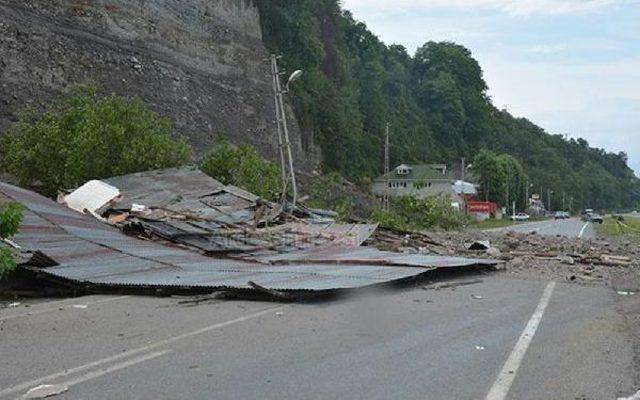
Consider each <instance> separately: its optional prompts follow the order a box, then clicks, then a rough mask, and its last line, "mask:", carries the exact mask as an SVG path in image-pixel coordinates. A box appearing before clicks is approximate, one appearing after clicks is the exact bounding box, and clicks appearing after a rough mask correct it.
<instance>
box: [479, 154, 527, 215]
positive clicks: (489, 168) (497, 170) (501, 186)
mask: <svg viewBox="0 0 640 400" xmlns="http://www.w3.org/2000/svg"><path fill="white" fill-rule="evenodd" d="M473 170H474V172H475V173H476V174H477V175H478V177H479V181H480V186H481V191H482V194H483V196H484V198H485V200H489V201H492V202H495V203H497V204H501V205H503V206H507V207H511V206H512V204H511V203H512V202H513V201H515V202H516V204H517V205H521V206H522V207H524V190H525V185H526V184H527V182H528V178H527V176H526V174H525V172H524V169H523V168H522V165H521V164H520V162H518V160H516V159H515V158H514V157H512V156H510V155H508V154H500V155H498V154H496V153H494V152H493V151H491V150H486V149H483V150H481V151H480V152H479V153H478V154H477V155H476V157H475V158H474V159H473Z"/></svg>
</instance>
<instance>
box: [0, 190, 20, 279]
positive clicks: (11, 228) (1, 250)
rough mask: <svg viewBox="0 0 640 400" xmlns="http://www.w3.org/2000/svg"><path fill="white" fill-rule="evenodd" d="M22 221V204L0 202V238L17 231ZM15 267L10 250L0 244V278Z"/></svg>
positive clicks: (5, 237) (8, 236) (7, 236)
mask: <svg viewBox="0 0 640 400" xmlns="http://www.w3.org/2000/svg"><path fill="white" fill-rule="evenodd" d="M21 221H22V206H21V205H20V204H18V203H0V239H8V238H10V237H11V236H13V235H15V234H16V233H17V232H18V228H19V227H20V222H21ZM15 268H16V261H15V260H14V259H13V256H12V255H11V251H10V250H9V249H8V248H7V247H4V246H2V245H0V278H2V277H4V276H6V275H8V274H9V273H11V272H12V271H13V270H15Z"/></svg>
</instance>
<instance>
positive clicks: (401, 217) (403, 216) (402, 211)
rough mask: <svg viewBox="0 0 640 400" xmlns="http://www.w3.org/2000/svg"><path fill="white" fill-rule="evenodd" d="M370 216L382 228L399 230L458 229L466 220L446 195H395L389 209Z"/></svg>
mask: <svg viewBox="0 0 640 400" xmlns="http://www.w3.org/2000/svg"><path fill="white" fill-rule="evenodd" d="M372 218H373V220H374V221H376V222H377V223H379V224H380V226H382V227H383V228H389V229H395V230H401V231H413V230H422V229H432V228H440V229H445V230H451V229H459V228H461V227H462V226H463V225H464V224H465V223H466V222H467V220H466V219H465V216H464V215H463V214H461V213H460V212H458V211H456V210H455V209H454V208H453V207H451V199H450V198H448V197H447V196H434V197H428V198H426V199H418V198H415V197H411V196H403V197H396V198H393V199H391V202H390V207H389V210H382V209H378V210H375V211H374V212H373V215H372Z"/></svg>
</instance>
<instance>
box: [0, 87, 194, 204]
mask: <svg viewBox="0 0 640 400" xmlns="http://www.w3.org/2000/svg"><path fill="white" fill-rule="evenodd" d="M170 133H171V123H170V121H169V120H167V119H164V118H160V117H159V116H158V115H157V114H156V113H154V112H153V111H151V110H149V109H148V108H147V107H146V105H145V104H144V102H143V101H142V100H141V99H139V98H133V99H128V98H123V97H117V96H113V95H112V96H107V97H101V96H99V95H98V94H97V92H96V90H95V88H92V87H84V86H83V87H78V88H74V89H72V90H71V91H70V92H68V93H66V94H64V95H62V96H60V97H58V98H56V99H55V100H53V101H52V102H51V103H50V104H49V105H48V106H47V107H46V110H45V111H44V112H35V111H28V112H25V113H24V114H23V115H22V116H21V118H20V121H19V122H17V123H16V124H14V125H12V126H11V127H10V128H9V130H8V132H7V133H6V134H5V135H2V136H0V168H3V169H4V170H5V171H6V172H9V173H10V174H13V175H15V176H16V177H17V178H18V180H19V182H20V184H21V185H27V186H31V187H36V188H38V189H39V190H40V191H42V192H43V193H44V194H47V195H55V194H56V193H57V192H58V191H59V190H62V189H70V188H73V187H76V186H78V185H79V184H82V183H84V182H86V181H88V180H90V179H100V178H106V177H110V176H115V175H124V174H128V173H133V172H139V171H146V170H150V169H159V168H168V167H174V166H179V165H181V164H183V163H185V162H186V161H188V160H189V159H190V157H191V147H190V146H189V145H188V144H187V143H186V142H185V141H184V140H182V139H181V140H178V141H175V140H173V139H172V138H171V136H170Z"/></svg>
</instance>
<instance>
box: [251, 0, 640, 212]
mask: <svg viewBox="0 0 640 400" xmlns="http://www.w3.org/2000/svg"><path fill="white" fill-rule="evenodd" d="M258 5H259V7H260V12H261V17H262V26H263V34H264V37H265V41H266V43H267V45H268V46H269V47H270V48H272V49H273V50H274V51H276V52H279V53H281V54H283V55H284V57H285V58H284V60H285V62H286V64H287V65H288V66H289V67H290V68H303V69H305V71H306V74H305V77H304V80H303V81H302V82H301V84H300V85H297V86H296V88H295V93H296V100H297V103H296V104H297V107H296V108H297V112H298V115H299V120H300V123H301V125H302V128H303V129H304V130H308V131H310V132H312V133H311V134H310V135H313V137H315V138H316V139H317V142H318V143H319V144H320V146H321V147H322V150H323V161H324V167H325V168H326V169H327V170H332V171H339V172H340V173H342V174H345V175H347V176H350V177H361V176H369V177H372V176H375V175H376V174H379V173H380V172H381V171H380V170H381V168H382V159H383V145H382V144H383V135H384V130H385V125H386V123H387V122H389V123H390V124H391V126H392V143H393V146H392V151H391V154H392V163H394V164H398V163H400V162H406V163H416V162H445V163H452V162H454V161H456V160H459V159H460V157H466V158H467V159H468V160H470V159H472V158H473V157H474V156H475V155H476V154H477V153H478V152H479V150H480V149H482V148H489V149H492V150H495V151H498V152H504V153H508V154H511V155H513V156H515V157H516V158H517V159H518V160H519V161H520V162H521V163H522V164H523V166H524V168H525V172H526V173H527V175H528V176H529V183H530V184H533V188H532V190H535V191H539V189H540V188H541V187H542V188H544V190H545V193H547V192H548V191H549V190H553V192H554V193H555V194H556V196H555V197H554V198H552V203H553V204H552V207H553V208H556V207H560V206H561V199H562V197H563V195H564V197H565V199H566V200H567V202H568V201H569V200H570V199H572V200H573V205H574V206H575V207H576V208H579V207H595V208H602V209H613V208H622V207H636V206H637V205H638V203H639V200H640V183H639V181H638V179H637V178H636V177H635V176H634V174H633V171H632V170H631V169H630V168H629V167H628V166H627V156H626V154H624V153H619V154H612V153H607V152H605V151H603V150H601V149H594V148H591V147H589V145H588V143H587V142H586V141H584V140H574V139H571V140H568V141H567V140H565V139H563V137H562V136H560V135H550V134H548V133H546V132H545V131H544V130H543V129H542V128H540V127H538V126H536V125H535V124H533V123H532V122H530V121H527V120H525V119H516V118H514V117H512V116H511V115H510V114H509V113H508V112H506V111H501V110H498V109H497V108H496V107H494V106H493V104H492V103H491V99H490V98H489V97H488V95H487V85H486V83H485V81H484V79H483V76H482V69H481V67H480V65H479V64H478V62H477V61H476V60H475V59H473V57H472V55H471V52H470V51H469V50H468V49H466V48H464V47H462V46H459V45H457V44H454V43H434V42H427V43H426V44H425V45H424V46H423V47H421V48H420V49H418V51H417V53H416V54H415V55H409V54H408V52H407V51H406V49H405V48H403V47H402V46H398V45H391V46H387V45H385V44H384V43H382V42H381V41H380V40H379V39H378V38H377V37H376V36H375V34H373V33H372V32H370V31H369V30H368V29H367V27H366V26H365V25H364V24H362V23H360V22H358V21H356V20H354V19H353V17H352V16H351V14H350V13H349V12H348V11H344V10H342V9H341V8H340V5H339V2H338V1H337V0H300V1H296V2H290V1H287V0H258ZM428 39H429V38H425V41H427V40H428ZM526 183H527V182H526V181H520V182H518V183H517V185H518V186H519V188H518V191H519V192H521V193H522V196H518V197H517V199H518V200H519V203H521V204H520V207H522V203H524V198H525V196H524V191H525V190H524V186H525V185H526ZM545 197H546V196H545Z"/></svg>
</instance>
